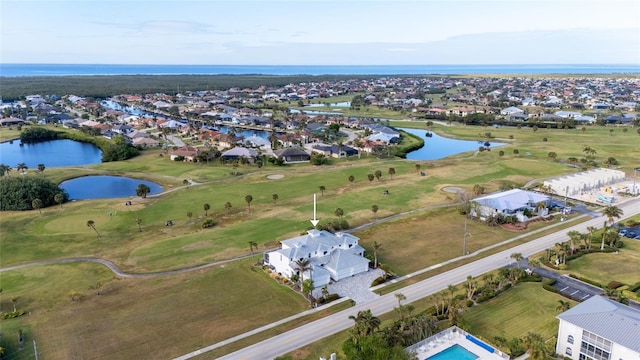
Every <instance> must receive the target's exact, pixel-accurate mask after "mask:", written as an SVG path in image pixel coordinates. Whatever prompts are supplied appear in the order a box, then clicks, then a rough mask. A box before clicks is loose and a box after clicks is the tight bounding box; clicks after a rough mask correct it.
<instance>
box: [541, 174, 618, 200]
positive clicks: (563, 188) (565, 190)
mask: <svg viewBox="0 0 640 360" xmlns="http://www.w3.org/2000/svg"><path fill="white" fill-rule="evenodd" d="M625 179H626V176H625V173H624V171H620V170H613V169H605V168H599V169H593V170H589V171H582V172H579V173H575V174H570V175H565V176H561V177H558V178H555V179H551V180H546V181H545V182H544V186H545V187H550V188H551V190H552V191H553V193H554V194H556V195H561V196H565V195H566V196H567V197H570V198H577V197H578V196H579V195H581V194H584V193H588V192H591V191H594V190H598V189H600V188H602V187H606V186H608V185H612V184H616V183H619V182H622V181H624V180H625Z"/></svg>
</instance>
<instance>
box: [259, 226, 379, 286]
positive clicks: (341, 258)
mask: <svg viewBox="0 0 640 360" xmlns="http://www.w3.org/2000/svg"><path fill="white" fill-rule="evenodd" d="M358 240H360V239H359V238H358V237H355V236H353V235H351V234H346V233H340V232H339V233H335V234H332V233H330V232H328V231H325V230H322V231H320V230H315V229H314V230H309V231H307V234H306V235H302V236H298V237H295V238H292V239H288V240H283V241H281V242H280V243H281V244H282V248H281V249H279V250H276V251H272V252H268V253H266V254H264V263H265V264H266V265H269V266H270V267H271V268H272V269H273V270H274V271H276V272H278V273H279V274H281V275H283V276H287V277H291V276H292V275H293V274H297V275H300V276H302V277H303V278H304V279H308V278H309V276H311V278H312V279H313V285H314V286H315V287H316V288H318V287H320V286H324V285H326V284H328V283H329V282H330V281H331V280H334V281H339V280H341V279H344V278H346V277H349V276H352V275H356V274H360V273H362V272H366V271H368V270H369V259H367V258H365V257H364V248H363V247H362V246H360V245H358ZM305 259H308V260H309V265H310V266H311V271H305V272H304V273H303V274H300V269H299V268H298V265H297V262H298V261H304V260H305Z"/></svg>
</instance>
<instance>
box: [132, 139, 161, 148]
mask: <svg viewBox="0 0 640 360" xmlns="http://www.w3.org/2000/svg"><path fill="white" fill-rule="evenodd" d="M131 144H132V145H133V146H140V147H144V148H148V147H157V146H158V145H160V142H159V141H158V140H156V139H152V138H150V137H137V138H133V139H132V140H131Z"/></svg>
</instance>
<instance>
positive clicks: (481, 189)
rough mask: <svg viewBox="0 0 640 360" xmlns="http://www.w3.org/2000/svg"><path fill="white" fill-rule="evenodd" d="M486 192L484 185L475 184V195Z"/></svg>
mask: <svg viewBox="0 0 640 360" xmlns="http://www.w3.org/2000/svg"><path fill="white" fill-rule="evenodd" d="M483 192H484V187H483V186H482V185H480V184H475V185H473V194H474V195H475V196H480V195H482V193H483Z"/></svg>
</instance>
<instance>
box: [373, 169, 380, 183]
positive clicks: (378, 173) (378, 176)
mask: <svg viewBox="0 0 640 360" xmlns="http://www.w3.org/2000/svg"><path fill="white" fill-rule="evenodd" d="M374 175H375V177H376V179H378V181H380V178H381V177H382V171H380V170H376V172H375V174H374Z"/></svg>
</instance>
